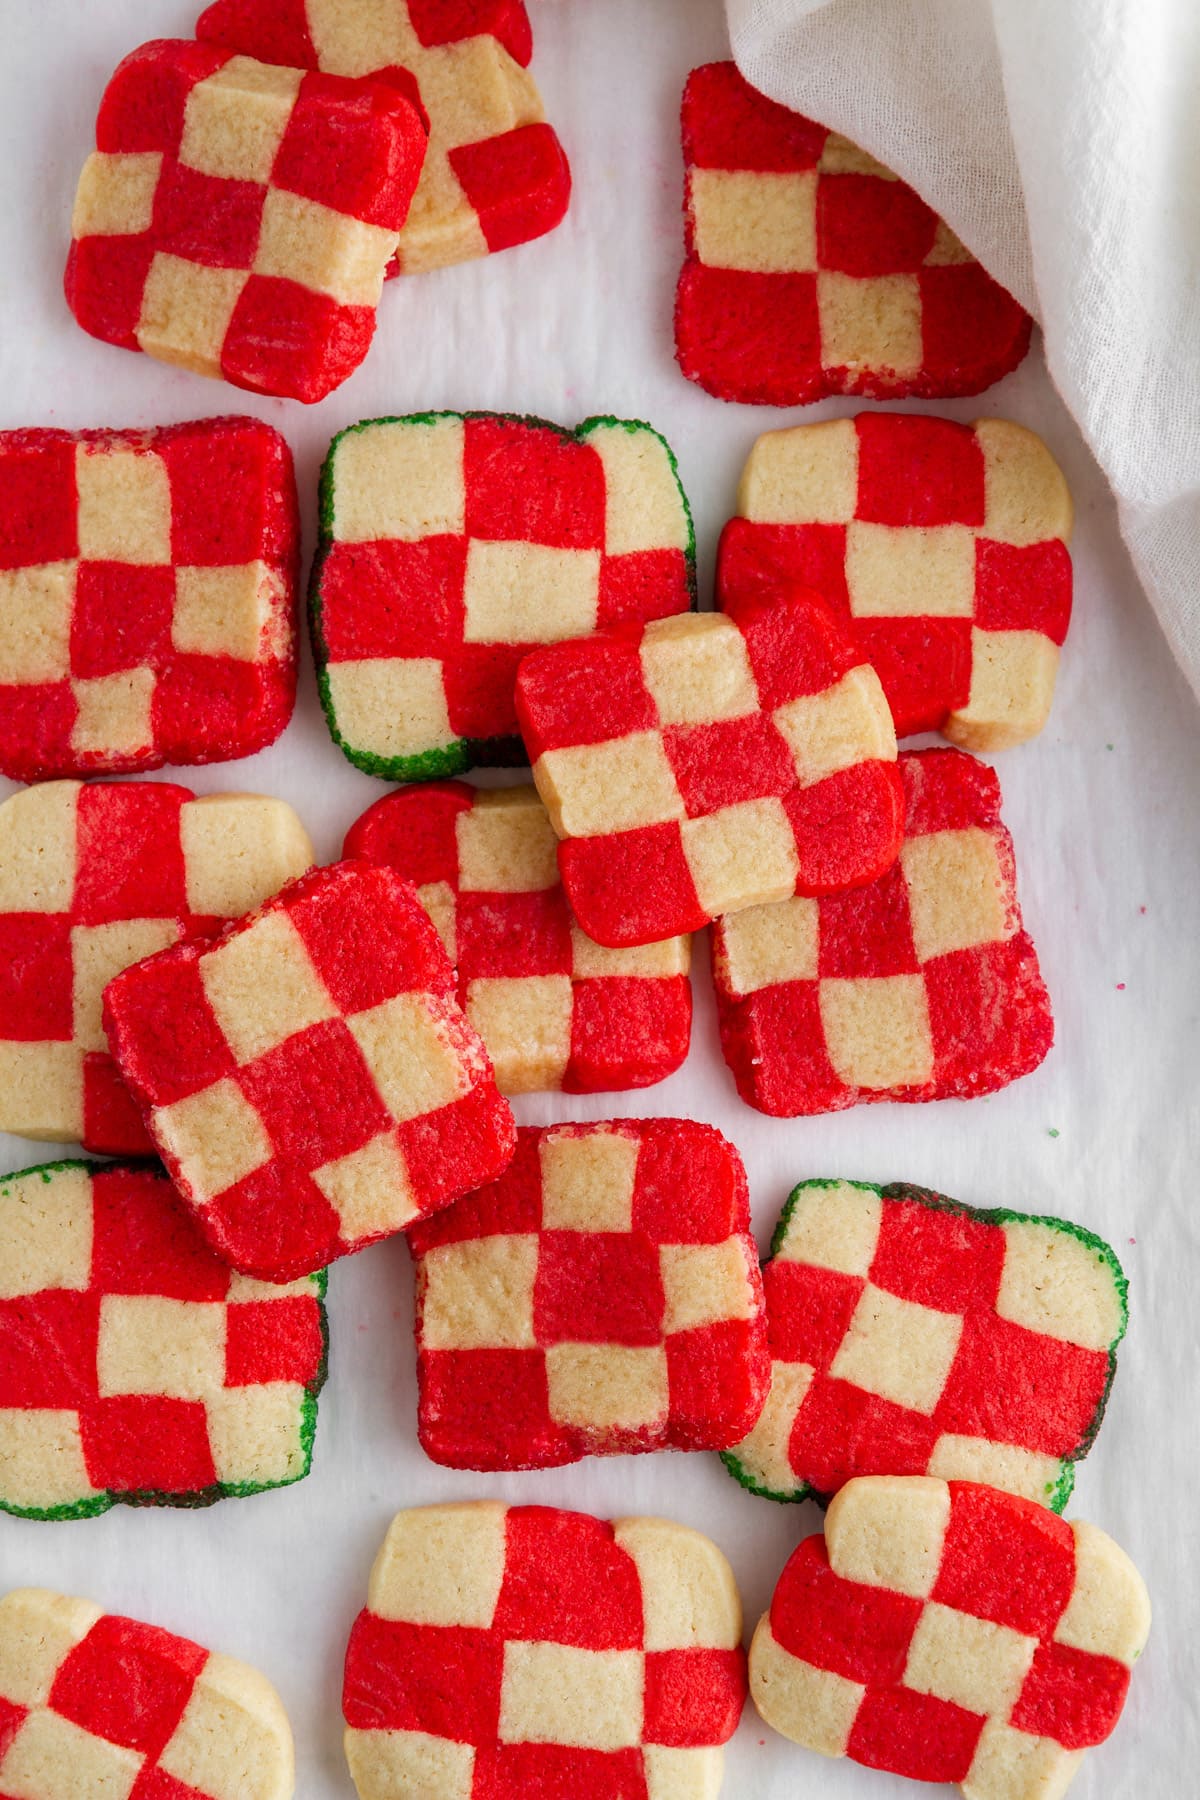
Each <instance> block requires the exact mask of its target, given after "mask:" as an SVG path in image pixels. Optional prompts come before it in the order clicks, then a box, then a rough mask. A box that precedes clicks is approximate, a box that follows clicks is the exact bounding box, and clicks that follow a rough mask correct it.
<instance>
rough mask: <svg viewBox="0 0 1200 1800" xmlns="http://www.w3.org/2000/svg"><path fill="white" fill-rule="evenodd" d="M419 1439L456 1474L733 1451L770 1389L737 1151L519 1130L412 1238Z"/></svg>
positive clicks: (692, 1133)
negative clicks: (509, 1151) (475, 1181)
mask: <svg viewBox="0 0 1200 1800" xmlns="http://www.w3.org/2000/svg"><path fill="white" fill-rule="evenodd" d="M409 1244H410V1247H411V1249H412V1253H413V1258H414V1261H415V1262H416V1266H417V1377H418V1382H419V1387H420V1405H419V1419H418V1424H419V1430H420V1437H421V1443H422V1445H423V1447H424V1449H425V1451H426V1453H427V1455H429V1456H430V1457H431V1458H432V1459H433V1461H434V1462H439V1463H444V1464H446V1465H447V1466H448V1467H451V1468H466V1469H542V1468H552V1467H555V1466H556V1465H558V1464H560V1463H569V1462H576V1461H578V1460H579V1458H580V1457H582V1456H612V1455H620V1454H625V1453H627V1452H629V1451H649V1450H663V1449H673V1450H702V1449H714V1448H717V1447H728V1446H729V1445H730V1444H731V1443H736V1442H737V1441H738V1440H739V1438H740V1437H741V1436H742V1435H743V1434H744V1431H745V1430H746V1429H747V1428H748V1427H749V1426H751V1425H753V1423H754V1422H755V1421H756V1420H757V1418H758V1415H759V1412H760V1410H761V1408H762V1404H763V1398H764V1395H765V1393H766V1388H767V1383H768V1380H769V1369H768V1359H767V1349H766V1332H765V1325H764V1320H763V1300H762V1286H761V1281H760V1277H759V1271H758V1258H757V1252H756V1250H755V1246H754V1240H753V1238H752V1237H751V1236H750V1214H749V1199H748V1195H747V1190H746V1176H745V1171H744V1170H743V1168H742V1164H741V1159H740V1158H739V1156H738V1154H737V1152H736V1150H735V1149H734V1148H733V1146H732V1144H730V1143H728V1142H727V1141H726V1140H725V1139H724V1138H723V1137H722V1136H721V1134H720V1133H719V1132H718V1131H715V1130H714V1129H713V1128H712V1126H709V1125H695V1124H692V1123H690V1122H689V1121H687V1120H684V1119H638V1120H626V1121H611V1122H608V1123H604V1124H599V1125H560V1126H552V1127H549V1128H546V1129H538V1130H530V1129H523V1130H522V1131H520V1132H519V1133H518V1141H517V1153H516V1156H515V1157H514V1159H513V1161H512V1163H511V1164H510V1165H509V1167H508V1169H507V1170H506V1171H505V1173H504V1175H503V1176H501V1178H500V1180H499V1181H497V1182H494V1183H493V1184H492V1185H491V1186H490V1187H487V1188H483V1189H481V1190H480V1191H479V1192H478V1193H476V1194H471V1195H469V1196H468V1197H467V1199H465V1200H464V1201H462V1202H461V1203H460V1204H459V1205H458V1206H456V1207H455V1208H454V1209H453V1210H452V1211H451V1212H449V1213H447V1214H446V1215H445V1217H444V1218H441V1219H436V1220H431V1221H430V1222H429V1223H428V1224H426V1225H423V1226H420V1227H419V1228H418V1229H416V1230H415V1231H414V1232H413V1233H412V1235H411V1237H410V1239H409Z"/></svg>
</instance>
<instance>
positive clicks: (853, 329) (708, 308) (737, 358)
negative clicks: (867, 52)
mask: <svg viewBox="0 0 1200 1800" xmlns="http://www.w3.org/2000/svg"><path fill="white" fill-rule="evenodd" d="M683 154H684V162H685V164H686V168H687V178H686V179H687V186H686V208H685V210H686V227H687V256H686V260H685V262H684V265H683V273H682V275H681V276H680V279H679V291H678V294H677V297H676V305H675V354H676V357H677V358H678V361H679V366H680V368H681V369H682V370H683V373H684V374H685V375H686V376H687V377H688V379H689V381H696V382H699V384H700V386H701V387H704V388H707V389H708V391H709V393H710V394H715V395H716V396H717V397H718V398H719V399H722V400H741V401H745V402H748V403H751V404H754V405H762V406H804V405H807V404H808V403H809V402H810V401H812V400H820V399H822V398H823V397H824V396H825V395H827V394H865V395H868V396H869V397H870V398H871V399H873V400H887V399H898V398H900V397H902V396H915V397H917V398H920V399H939V398H946V397H948V396H950V395H954V394H978V393H979V392H980V391H981V390H982V389H983V388H986V387H990V386H991V384H992V383H993V382H994V381H999V379H1000V377H1001V376H1002V375H1007V374H1008V372H1009V370H1010V369H1015V368H1016V366H1017V364H1018V363H1019V362H1020V361H1021V359H1022V357H1023V356H1024V355H1025V352H1026V351H1027V350H1028V348H1029V337H1030V331H1031V329H1032V322H1031V320H1030V318H1029V315H1028V313H1026V312H1025V311H1024V310H1023V309H1022V308H1021V307H1020V306H1018V305H1017V302H1016V301H1015V300H1014V299H1013V298H1012V296H1011V295H1009V294H1007V293H1005V291H1004V289H1003V288H1002V287H1000V286H999V285H998V284H997V283H996V282H995V281H993V280H992V278H991V276H990V275H988V274H987V272H986V270H984V269H983V268H981V266H980V265H979V263H977V262H976V260H975V258H974V257H973V256H972V255H971V253H970V252H969V251H968V250H966V249H965V248H964V247H963V245H962V244H961V243H959V241H958V239H957V238H956V237H955V236H954V233H953V232H952V231H951V230H950V228H949V227H948V226H947V225H946V224H945V223H944V222H943V221H942V220H941V219H939V218H938V217H937V214H936V213H934V212H932V211H931V210H930V208H929V207H928V206H926V205H925V203H924V201H923V200H921V199H920V198H919V197H918V196H917V195H916V194H915V193H914V192H913V190H912V189H911V188H910V187H907V186H906V185H905V184H904V182H902V181H898V180H897V179H896V177H895V176H894V175H892V174H891V173H890V172H889V171H888V170H887V169H885V168H883V167H882V166H881V164H879V163H877V162H876V161H875V160H874V158H873V157H871V156H868V155H867V154H866V152H865V151H862V150H859V149H858V148H856V146H855V145H853V144H851V143H849V142H848V141H847V140H846V139H845V138H843V137H839V136H838V135H837V133H836V132H831V131H828V130H827V129H826V128H825V127H824V126H823V125H817V124H814V123H813V121H812V120H811V119H805V118H802V117H801V115H800V114H799V113H794V112H789V111H788V109H787V108H786V107H784V106H778V105H776V103H775V102H774V101H773V100H768V99H767V98H766V97H765V95H763V94H760V93H758V92H756V90H755V89H754V88H752V87H751V86H750V85H749V83H748V82H746V81H745V80H744V79H743V77H742V76H741V75H740V74H739V73H738V70H737V68H736V67H735V65H734V64H733V63H731V62H723V63H708V64H707V65H705V67H703V68H699V69H693V71H692V73H691V75H690V76H689V77H688V81H687V86H686V87H685V89H684V95H683Z"/></svg>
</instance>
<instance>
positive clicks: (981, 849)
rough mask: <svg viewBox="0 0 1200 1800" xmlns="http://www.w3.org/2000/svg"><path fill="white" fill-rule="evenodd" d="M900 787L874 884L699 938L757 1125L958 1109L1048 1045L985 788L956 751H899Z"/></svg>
mask: <svg viewBox="0 0 1200 1800" xmlns="http://www.w3.org/2000/svg"><path fill="white" fill-rule="evenodd" d="M900 772H901V775H902V776H903V779H904V791H905V796H906V801H907V817H906V822H905V841H904V848H903V849H902V850H901V852H900V860H899V862H898V863H897V864H896V866H895V867H894V868H892V869H890V870H889V871H888V873H887V874H886V875H885V876H884V877H883V878H882V880H880V881H877V882H875V883H874V884H873V885H872V886H870V887H863V888H855V889H854V890H853V891H852V892H847V893H843V894H825V895H824V896H822V898H821V899H819V900H810V899H796V900H785V901H783V902H781V903H780V904H778V905H775V906H761V907H755V908H752V909H751V910H750V911H748V912H742V913H738V914H737V915H736V916H735V917H733V918H730V919H721V920H720V921H719V922H718V924H717V927H716V930H715V931H714V933H713V980H714V984H715V986H716V990H717V1014H718V1018H719V1021H720V1028H721V1048H722V1050H723V1051H724V1054H725V1060H726V1062H727V1063H728V1064H729V1067H730V1068H731V1069H732V1071H733V1075H734V1079H735V1080H736V1082H737V1086H738V1092H739V1093H740V1094H741V1096H742V1099H743V1100H745V1101H746V1102H747V1103H748V1104H749V1105H750V1106H755V1107H757V1108H758V1110H759V1111H760V1112H766V1113H774V1114H776V1115H777V1116H779V1117H783V1118H793V1117H795V1116H796V1115H797V1114H800V1113H822V1112H837V1111H839V1110H840V1109H841V1108H842V1107H845V1106H855V1105H858V1104H859V1103H860V1102H862V1101H866V1100H913V1101H915V1100H944V1099H947V1098H950V1097H956V1098H958V1099H961V1100H969V1099H971V1098H972V1097H973V1096H975V1095H977V1094H990V1093H993V1092H994V1091H995V1090H996V1089H997V1088H1002V1087H1006V1086H1007V1085H1008V1083H1009V1082H1010V1081H1016V1080H1017V1079H1018V1078H1019V1077H1020V1076H1022V1075H1028V1074H1029V1072H1030V1070H1031V1069H1036V1068H1037V1066H1038V1064H1039V1063H1040V1062H1041V1061H1042V1060H1043V1059H1044V1057H1045V1056H1046V1054H1047V1052H1048V1051H1049V1049H1050V1046H1051V1044H1052V1043H1053V1041H1054V1018H1053V1015H1052V1013H1051V1011H1050V997H1049V995H1048V994H1047V992H1046V987H1045V983H1044V982H1043V980H1042V974H1041V969H1040V968H1039V966H1038V959H1037V952H1036V950H1035V949H1034V947H1033V943H1032V941H1031V940H1030V937H1029V934H1028V932H1027V931H1025V929H1024V927H1023V926H1022V923H1021V914H1020V910H1019V908H1018V906H1017V880H1016V866H1015V863H1014V860H1013V847H1012V839H1011V838H1010V837H1009V835H1008V832H1007V831H1006V830H1005V828H1004V826H1003V824H1002V823H1001V821H1000V784H999V782H998V781H997V780H996V777H995V775H994V774H993V772H992V770H991V769H989V768H988V767H987V765H986V764H984V763H980V762H976V761H975V759H974V757H971V756H967V755H966V754H965V753H964V752H963V751H961V750H921V751H907V752H905V753H904V754H903V755H902V756H901V758H900Z"/></svg>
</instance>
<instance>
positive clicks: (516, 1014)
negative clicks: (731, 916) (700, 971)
mask: <svg viewBox="0 0 1200 1800" xmlns="http://www.w3.org/2000/svg"><path fill="white" fill-rule="evenodd" d="M557 847H558V840H557V838H556V837H555V835H554V828H553V826H552V825H551V823H550V820H549V818H548V816H547V814H546V809H545V807H544V806H543V805H542V803H541V801H540V800H539V799H538V796H537V792H536V790H535V789H534V788H532V787H515V788H496V789H492V790H480V789H478V788H472V787H468V786H467V784H466V783H465V782H460V781H445V782H430V783H429V784H428V785H426V786H423V787H416V788H408V789H406V790H403V791H402V792H400V793H396V794H388V795H387V796H386V798H384V799H383V800H377V801H376V803H375V805H374V806H372V807H371V808H370V809H369V810H368V811H367V812H365V813H364V814H363V816H362V818H361V819H359V820H358V822H357V823H356V824H355V825H353V826H351V828H350V832H349V834H348V836H347V838H346V845H345V854H346V855H347V856H361V857H365V858H366V859H367V860H368V861H370V862H382V863H388V864H389V865H390V866H391V867H392V868H394V869H396V870H397V872H398V873H399V874H401V875H403V876H405V877H407V879H408V880H410V881H413V882H416V884H417V892H418V893H419V895H420V897H421V904H422V905H423V906H424V907H425V909H426V911H427V912H428V913H429V915H430V917H431V918H432V920H433V922H434V924H435V925H436V926H437V928H438V931H439V933H440V935H441V939H442V942H443V943H444V944H445V946H446V952H447V954H448V955H449V957H450V960H451V962H453V963H455V964H456V965H457V968H458V998H459V1004H460V1005H461V1006H462V1008H463V1010H464V1012H465V1013H466V1015H467V1017H468V1018H469V1019H470V1021H471V1023H472V1024H473V1025H474V1027H475V1029H476V1030H477V1031H478V1033H479V1035H480V1037H481V1038H482V1039H483V1041H484V1043H485V1045H486V1046H487V1051H488V1055H489V1056H490V1057H491V1059H492V1062H493V1063H494V1065H495V1069H496V1083H497V1085H498V1087H499V1088H500V1091H501V1093H503V1094H520V1093H528V1092H530V1091H533V1090H535V1089H541V1088H561V1089H562V1090H563V1091H564V1092H566V1093H575V1094H590V1093H597V1092H603V1091H606V1090H610V1089H614V1088H640V1087H647V1086H649V1085H650V1083H652V1082H655V1081H662V1080H663V1079H664V1078H665V1077H666V1076H667V1075H670V1074H671V1073H672V1072H673V1071H674V1070H675V1069H677V1068H678V1067H679V1065H680V1064H681V1063H682V1062H683V1060H684V1058H685V1057H686V1055H687V1050H688V1039H689V1037H690V1035H691V1028H692V990H691V984H690V982H689V980H688V965H689V963H690V960H691V944H690V941H689V939H687V938H683V937H676V938H668V939H667V940H666V941H665V942H664V943H662V944H650V945H646V946H644V947H643V948H641V949H636V950H605V949H603V948H601V946H600V945H599V944H594V943H593V942H592V940H591V939H590V938H588V937H585V936H584V934H583V932H582V931H580V929H579V927H578V925H576V923H575V921H574V919H573V918H572V916H571V909H570V907H569V906H568V905H567V897H566V895H565V894H564V892H563V889H562V883H561V881H560V880H559V874H558V860H557V854H556V852H557Z"/></svg>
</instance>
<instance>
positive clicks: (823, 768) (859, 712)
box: [772, 663, 896, 787]
mask: <svg viewBox="0 0 1200 1800" xmlns="http://www.w3.org/2000/svg"><path fill="white" fill-rule="evenodd" d="M772 718H773V720H774V722H775V725H776V726H777V727H778V729H779V731H780V732H781V733H782V735H783V737H784V739H785V740H786V742H787V746H788V749H789V750H790V751H791V753H792V758H793V761H794V762H795V765H796V779H797V781H798V782H799V784H800V786H801V787H811V786H812V785H813V784H814V783H815V782H818V781H824V780H825V779H826V777H827V776H829V775H837V774H839V773H840V772H841V770H843V769H853V768H855V767H857V765H858V764H859V763H862V762H871V761H879V762H895V760H896V728H895V726H894V725H893V723H892V714H891V709H890V707H889V706H888V703H887V700H886V699H885V698H884V693H883V688H882V686H881V685H880V681H879V677H878V675H877V674H876V673H875V671H874V669H873V668H871V666H870V664H869V663H860V664H859V665H858V667H857V668H855V669H850V670H848V671H847V672H846V674H845V675H843V676H842V679H841V680H840V681H839V682H836V683H835V684H834V686H833V687H828V688H826V689H825V690H824V691H823V692H822V693H819V694H804V695H801V696H800V698H799V699H796V700H789V701H788V703H787V705H786V706H781V707H780V708H779V710H778V712H776V713H773V714H772Z"/></svg>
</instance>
